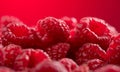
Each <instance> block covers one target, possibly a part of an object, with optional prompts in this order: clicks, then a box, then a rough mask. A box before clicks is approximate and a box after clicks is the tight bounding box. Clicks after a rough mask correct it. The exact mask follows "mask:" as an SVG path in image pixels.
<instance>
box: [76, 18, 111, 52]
mask: <svg viewBox="0 0 120 72" xmlns="http://www.w3.org/2000/svg"><path fill="white" fill-rule="evenodd" d="M77 28H78V29H79V30H80V31H82V32H84V30H85V29H89V32H91V34H92V33H93V35H94V36H91V37H90V38H89V35H86V34H85V37H87V40H89V39H91V38H92V37H93V38H92V39H94V37H97V38H95V39H94V40H92V43H97V44H99V45H100V46H101V47H102V48H103V49H105V50H106V49H107V47H108V46H109V43H110V42H111V37H112V33H111V30H110V29H109V27H108V24H107V23H106V22H105V21H104V20H102V19H98V18H94V17H84V18H82V19H81V20H80V23H79V24H78V25H77ZM87 40H86V41H87ZM104 41H105V42H104Z"/></svg>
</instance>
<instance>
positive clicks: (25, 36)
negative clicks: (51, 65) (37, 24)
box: [2, 23, 34, 47]
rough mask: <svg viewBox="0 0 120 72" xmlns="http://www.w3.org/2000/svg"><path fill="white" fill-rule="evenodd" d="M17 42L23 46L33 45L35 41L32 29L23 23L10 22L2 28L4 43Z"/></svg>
mask: <svg viewBox="0 0 120 72" xmlns="http://www.w3.org/2000/svg"><path fill="white" fill-rule="evenodd" d="M12 43H13V44H17V45H21V46H23V47H31V46H33V43H34V35H33V32H32V29H30V28H29V27H27V26H26V25H25V24H22V23H10V24H8V25H7V26H6V27H4V28H3V30H2V44H3V45H8V44H12Z"/></svg>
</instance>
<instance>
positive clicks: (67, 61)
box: [59, 58, 78, 72]
mask: <svg viewBox="0 0 120 72" xmlns="http://www.w3.org/2000/svg"><path fill="white" fill-rule="evenodd" d="M59 62H60V63H62V64H63V65H64V66H65V67H66V69H67V70H68V72H73V70H74V69H75V68H77V67H78V65H77V64H76V62H74V61H73V60H72V59H69V58H63V59H61V60H60V61H59Z"/></svg>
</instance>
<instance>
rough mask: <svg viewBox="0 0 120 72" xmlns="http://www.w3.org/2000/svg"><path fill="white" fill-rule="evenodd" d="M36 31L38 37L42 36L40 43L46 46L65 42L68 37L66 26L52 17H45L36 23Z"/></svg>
mask: <svg viewBox="0 0 120 72" xmlns="http://www.w3.org/2000/svg"><path fill="white" fill-rule="evenodd" d="M36 29H37V34H38V36H40V37H41V36H42V42H44V43H46V44H51V43H56V42H63V41H66V39H67V38H68V36H69V27H68V25H67V24H66V23H65V22H64V21H62V20H60V19H56V18H54V17H46V18H45V19H42V20H40V21H38V24H37V28H36ZM40 39H41V38H40Z"/></svg>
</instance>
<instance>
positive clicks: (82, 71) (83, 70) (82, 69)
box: [73, 64, 90, 72]
mask: <svg viewBox="0 0 120 72" xmlns="http://www.w3.org/2000/svg"><path fill="white" fill-rule="evenodd" d="M73 72H90V70H89V67H88V66H87V65H85V64H83V65H80V66H79V67H77V68H76V69H74V70H73Z"/></svg>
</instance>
